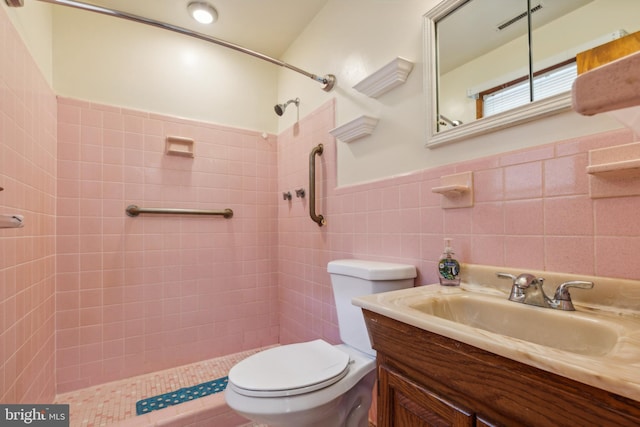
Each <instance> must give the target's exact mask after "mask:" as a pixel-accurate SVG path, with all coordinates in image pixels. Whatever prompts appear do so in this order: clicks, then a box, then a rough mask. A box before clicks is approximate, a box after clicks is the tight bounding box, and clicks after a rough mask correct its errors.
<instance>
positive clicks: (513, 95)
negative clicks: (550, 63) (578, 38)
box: [483, 62, 578, 117]
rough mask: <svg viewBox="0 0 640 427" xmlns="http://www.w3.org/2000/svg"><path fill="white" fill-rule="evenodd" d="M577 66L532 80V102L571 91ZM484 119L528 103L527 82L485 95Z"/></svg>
mask: <svg viewBox="0 0 640 427" xmlns="http://www.w3.org/2000/svg"><path fill="white" fill-rule="evenodd" d="M577 73H578V71H577V66H576V63H575V62H573V63H571V64H568V65H565V66H564V67H560V68H556V69H554V70H551V71H548V72H546V73H544V74H540V75H538V76H535V77H534V78H533V100H534V101H537V100H539V99H544V98H548V97H550V96H553V95H557V94H559V93H562V92H567V91H569V90H571V85H572V83H573V81H574V80H575V78H576V76H577ZM483 103H484V106H483V112H484V117H487V116H491V115H493V114H498V113H501V112H503V111H506V110H510V109H512V108H515V107H519V106H521V105H525V104H528V103H529V80H526V81H524V82H521V83H516V84H515V85H512V86H509V87H507V88H505V89H501V90H499V91H496V92H493V93H491V94H489V95H485V96H484V98H483Z"/></svg>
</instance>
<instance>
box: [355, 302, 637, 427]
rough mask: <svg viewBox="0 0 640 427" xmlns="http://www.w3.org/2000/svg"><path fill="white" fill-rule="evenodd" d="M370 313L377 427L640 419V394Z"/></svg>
mask: <svg viewBox="0 0 640 427" xmlns="http://www.w3.org/2000/svg"><path fill="white" fill-rule="evenodd" d="M363 313H364V316H365V321H366V323H367V328H368V330H369V336H370V338H371V342H372V343H373V347H374V349H375V350H376V351H377V352H378V353H377V367H378V403H377V405H378V415H377V421H378V427H423V426H424V427H427V426H429V427H431V426H434V427H440V426H453V427H458V426H465V427H466V426H482V427H489V426H518V427H520V426H535V427H538V426H540V427H544V426H553V427H558V426H571V427H577V426H600V427H608V426H612V427H613V426H615V427H618V426H634V427H635V426H640V402H638V401H634V400H631V399H628V398H625V397H622V396H619V395H616V394H613V393H610V392H607V391H604V390H601V389H598V388H595V387H591V386H588V385H585V384H582V383H579V382H577V381H573V380H570V379H568V378H565V377H562V376H559V375H555V374H552V373H549V372H546V371H543V370H540V369H537V368H534V367H531V366H529V365H525V364H522V363H518V362H515V361H513V360H511V359H507V358H504V357H501V356H498V355H495V354H493V353H489V352H487V351H484V350H481V349H479V348H477V347H473V346H470V345H467V344H464V343H461V342H458V341H455V340H452V339H449V338H446V337H443V336H441V335H437V334H433V333H431V332H428V331H425V330H422V329H419V328H416V327H413V326H411V325H408V324H405V323H402V322H398V321H396V320H393V319H390V318H388V317H386V316H382V315H380V314H377V313H374V312H371V311H368V310H363ZM523 357H526V356H523Z"/></svg>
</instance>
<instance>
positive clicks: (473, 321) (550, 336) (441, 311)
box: [408, 293, 619, 356]
mask: <svg viewBox="0 0 640 427" xmlns="http://www.w3.org/2000/svg"><path fill="white" fill-rule="evenodd" d="M408 308H411V309H413V310H417V311H419V312H421V313H424V314H427V315H431V316H437V317H439V318H442V319H445V320H449V321H452V322H456V323H459V324H463V325H467V326H471V327H474V328H479V329H483V330H485V331H488V332H493V333H496V334H500V335H504V336H508V337H512V338H517V339H519V340H523V341H528V342H531V343H535V344H540V345H544V346H547V347H553V348H555V349H558V350H564V351H569V352H572V353H577V354H584V355H591V356H604V355H606V354H607V353H609V352H610V351H611V350H612V349H613V347H614V346H615V345H616V343H617V342H618V338H619V335H618V331H617V330H616V328H614V327H612V325H610V324H609V322H606V321H603V320H599V319H597V318H595V316H593V315H589V314H583V313H577V312H567V311H559V310H552V309H549V308H540V307H533V306H529V305H524V304H519V303H515V302H512V301H508V300H504V299H500V298H498V297H495V296H483V295H470V294H469V293H466V294H450V295H446V294H441V295H437V296H431V297H427V298H424V300H423V301H420V302H418V303H414V304H410V305H409V306H408Z"/></svg>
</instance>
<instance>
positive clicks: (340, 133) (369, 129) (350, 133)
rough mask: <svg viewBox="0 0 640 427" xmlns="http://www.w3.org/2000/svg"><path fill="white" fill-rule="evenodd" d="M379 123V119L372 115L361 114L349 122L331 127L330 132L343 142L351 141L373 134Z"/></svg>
mask: <svg viewBox="0 0 640 427" xmlns="http://www.w3.org/2000/svg"><path fill="white" fill-rule="evenodd" d="M377 125H378V119H376V118H375V117H370V116H360V117H358V118H356V119H353V120H351V121H350V122H348V123H345V124H343V125H342V126H338V127H337V128H335V129H331V130H330V131H329V133H330V134H331V135H333V136H334V137H336V138H337V139H339V140H340V141H342V142H351V141H354V140H356V139H359V138H362V137H365V136H368V135H371V134H372V133H373V130H374V129H375V128H376V126H377Z"/></svg>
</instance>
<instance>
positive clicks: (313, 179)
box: [309, 144, 327, 227]
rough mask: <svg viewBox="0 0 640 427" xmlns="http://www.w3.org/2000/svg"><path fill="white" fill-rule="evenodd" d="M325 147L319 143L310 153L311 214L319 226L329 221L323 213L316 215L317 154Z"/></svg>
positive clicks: (320, 153) (319, 154)
mask: <svg viewBox="0 0 640 427" xmlns="http://www.w3.org/2000/svg"><path fill="white" fill-rule="evenodd" d="M323 150H324V147H323V146H322V144H318V145H317V146H315V147H313V150H311V154H309V216H310V217H311V219H312V220H313V221H314V222H316V223H318V226H319V227H322V226H323V225H325V224H326V223H327V221H326V220H325V219H324V217H323V216H322V215H316V162H315V157H316V154H317V155H318V156H321V155H322V151H323Z"/></svg>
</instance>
